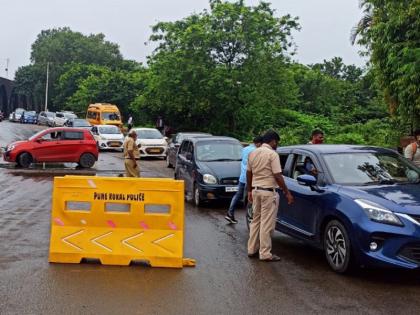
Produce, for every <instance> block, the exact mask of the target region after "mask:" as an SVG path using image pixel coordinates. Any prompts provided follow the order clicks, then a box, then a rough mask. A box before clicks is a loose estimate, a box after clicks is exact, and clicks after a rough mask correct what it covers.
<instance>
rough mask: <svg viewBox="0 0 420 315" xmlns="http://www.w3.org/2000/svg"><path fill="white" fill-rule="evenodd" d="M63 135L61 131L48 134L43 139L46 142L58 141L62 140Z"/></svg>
mask: <svg viewBox="0 0 420 315" xmlns="http://www.w3.org/2000/svg"><path fill="white" fill-rule="evenodd" d="M61 136H62V133H61V131H54V132H48V133H46V134H45V135H43V136H42V137H41V139H42V140H44V141H57V140H61Z"/></svg>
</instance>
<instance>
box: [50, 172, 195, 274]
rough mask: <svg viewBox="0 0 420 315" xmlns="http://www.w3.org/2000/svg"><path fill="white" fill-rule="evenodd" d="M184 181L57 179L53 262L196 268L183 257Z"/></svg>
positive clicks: (52, 216)
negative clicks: (140, 263)
mask: <svg viewBox="0 0 420 315" xmlns="http://www.w3.org/2000/svg"><path fill="white" fill-rule="evenodd" d="M183 244H184V182H183V181H178V180H173V179H160V178H159V179H157V178H156V179H155V178H140V179H132V178H118V177H96V176H65V177H55V178H54V191H53V202H52V214H51V239H50V254H49V261H50V262H57V263H80V262H81V260H82V259H99V260H100V261H101V263H102V264H104V265H129V264H130V263H131V262H132V261H147V262H148V263H149V264H150V265H151V266H153V267H172V268H182V267H183V266H195V260H194V259H188V258H183Z"/></svg>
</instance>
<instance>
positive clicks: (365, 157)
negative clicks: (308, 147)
mask: <svg viewBox="0 0 420 315" xmlns="http://www.w3.org/2000/svg"><path fill="white" fill-rule="evenodd" d="M324 158H325V162H326V163H327V166H328V168H329V170H330V172H331V176H332V177H333V178H334V181H335V182H336V183H337V184H343V185H372V184H393V183H418V182H419V178H420V169H419V168H417V167H415V166H413V165H411V164H410V163H409V162H408V161H407V160H406V159H405V158H403V157H401V156H400V155H398V154H393V153H369V152H366V153H354V152H352V153H339V154H327V155H324Z"/></svg>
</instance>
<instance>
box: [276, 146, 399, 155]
mask: <svg viewBox="0 0 420 315" xmlns="http://www.w3.org/2000/svg"><path fill="white" fill-rule="evenodd" d="M290 149H303V150H308V151H311V152H314V153H320V154H329V153H348V152H353V153H357V152H359V153H360V152H390V151H393V150H391V149H386V148H381V147H375V146H369V145H352V144H301V145H293V146H285V147H279V148H278V149H277V151H278V152H281V151H285V150H290Z"/></svg>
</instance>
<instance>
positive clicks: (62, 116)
mask: <svg viewBox="0 0 420 315" xmlns="http://www.w3.org/2000/svg"><path fill="white" fill-rule="evenodd" d="M75 118H77V116H76V115H75V114H73V113H71V112H57V113H55V117H54V122H53V126H54V127H55V126H59V127H62V126H64V124H65V123H66V121H67V120H71V119H75Z"/></svg>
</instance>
